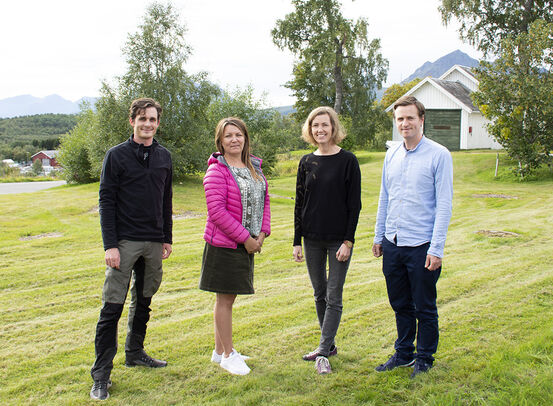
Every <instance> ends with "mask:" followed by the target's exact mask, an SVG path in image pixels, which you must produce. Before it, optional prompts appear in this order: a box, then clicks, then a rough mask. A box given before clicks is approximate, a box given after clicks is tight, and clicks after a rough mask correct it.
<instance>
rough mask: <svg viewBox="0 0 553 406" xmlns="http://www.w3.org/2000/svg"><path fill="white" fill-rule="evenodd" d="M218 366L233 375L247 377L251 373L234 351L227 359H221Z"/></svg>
mask: <svg viewBox="0 0 553 406" xmlns="http://www.w3.org/2000/svg"><path fill="white" fill-rule="evenodd" d="M219 365H221V368H223V369H226V370H227V371H229V372H230V373H231V374H233V375H247V374H249V373H250V371H251V370H250V368H249V367H248V366H247V365H246V363H245V362H244V359H243V358H242V357H241V356H240V354H239V353H237V352H236V351H233V352H231V353H230V355H229V356H228V357H222V359H221V363H220V364H219Z"/></svg>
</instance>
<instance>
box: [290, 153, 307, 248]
mask: <svg viewBox="0 0 553 406" xmlns="http://www.w3.org/2000/svg"><path fill="white" fill-rule="evenodd" d="M303 165H304V158H302V159H301V160H300V163H299V164H298V173H297V175H296V203H295V206H294V243H293V245H294V246H296V245H301V237H302V210H303V202H304V198H305V171H304V167H303Z"/></svg>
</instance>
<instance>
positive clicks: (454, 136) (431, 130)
mask: <svg viewBox="0 0 553 406" xmlns="http://www.w3.org/2000/svg"><path fill="white" fill-rule="evenodd" d="M477 89H478V80H477V79H476V77H475V76H474V75H473V74H472V72H471V70H470V68H467V67H466V66H461V65H454V66H452V67H451V68H450V69H449V70H448V71H447V72H445V73H444V74H443V75H442V76H440V78H439V79H436V78H431V77H427V78H425V79H424V80H422V81H420V82H419V83H418V84H417V85H416V86H414V87H413V88H411V89H410V90H409V91H408V92H407V93H405V95H404V96H406V95H411V96H415V97H416V98H417V99H418V100H420V101H421V103H422V104H424V107H425V108H426V114H425V119H424V130H423V131H424V135H425V136H427V137H428V138H430V139H433V140H434V141H437V142H439V143H440V144H442V145H445V146H446V147H447V148H448V149H449V150H450V151H456V150H460V149H475V148H491V149H500V148H502V147H501V145H500V144H499V143H498V142H497V141H495V140H494V139H493V137H491V136H490V135H489V134H488V131H487V129H486V124H488V123H489V120H488V119H486V118H485V117H484V116H483V115H482V113H481V112H480V110H479V109H478V107H476V106H475V105H474V104H473V103H472V99H471V97H470V95H471V93H472V92H474V91H475V90H477ZM394 103H395V102H394ZM392 108H393V104H392V105H391V106H390V107H388V108H387V109H386V111H391V110H392ZM392 140H393V141H402V137H401V135H400V134H399V133H398V131H397V128H396V127H395V126H394V132H393V137H392Z"/></svg>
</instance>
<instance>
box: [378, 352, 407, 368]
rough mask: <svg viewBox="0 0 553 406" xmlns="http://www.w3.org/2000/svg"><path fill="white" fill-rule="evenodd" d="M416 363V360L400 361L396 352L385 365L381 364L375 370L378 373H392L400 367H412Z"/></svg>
mask: <svg viewBox="0 0 553 406" xmlns="http://www.w3.org/2000/svg"><path fill="white" fill-rule="evenodd" d="M414 363H415V360H414V359H410V360H405V359H400V358H399V357H398V355H397V352H396V353H395V354H394V355H392V356H391V357H390V359H389V360H388V361H386V362H385V363H384V364H380V365H379V366H377V367H376V368H375V370H376V372H384V371H391V370H392V369H395V368H398V367H410V366H412V365H413V364H414Z"/></svg>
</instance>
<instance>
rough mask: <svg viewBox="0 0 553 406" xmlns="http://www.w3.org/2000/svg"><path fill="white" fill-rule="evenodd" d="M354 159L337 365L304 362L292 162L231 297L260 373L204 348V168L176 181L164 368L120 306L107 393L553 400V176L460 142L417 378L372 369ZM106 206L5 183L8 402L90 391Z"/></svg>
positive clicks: (380, 353) (306, 336)
mask: <svg viewBox="0 0 553 406" xmlns="http://www.w3.org/2000/svg"><path fill="white" fill-rule="evenodd" d="M298 158H299V157H298V156H297V155H292V158H291V159H293V160H296V161H297V159H298ZM358 158H359V161H360V163H361V170H362V175H363V180H362V187H363V210H362V212H361V217H360V220H359V226H358V228H357V234H356V237H357V241H356V244H355V248H354V254H353V259H352V263H351V266H350V270H349V273H348V277H347V279H346V285H345V288H344V313H343V318H342V324H341V326H340V329H339V331H338V336H337V345H338V348H339V354H338V356H337V357H332V358H331V364H332V368H333V373H332V374H331V375H327V376H318V375H317V374H316V372H315V369H314V365H313V363H309V362H305V361H302V360H301V355H302V354H304V353H306V352H308V351H311V350H312V349H313V348H315V347H316V346H317V344H318V337H319V334H318V326H317V321H316V315H315V307H314V302H313V297H312V289H311V287H310V283H309V279H308V276H307V271H306V268H305V264H296V263H295V262H293V260H292V247H291V243H292V233H293V204H294V202H293V200H292V199H290V197H292V196H293V195H294V190H295V176H294V172H295V171H294V170H290V169H289V167H292V168H293V167H294V165H295V164H293V163H292V164H291V163H289V162H281V163H280V164H281V165H283V167H284V168H285V169H284V170H283V171H281V172H280V173H282V174H283V175H282V176H281V177H279V178H277V179H272V180H270V192H271V193H272V194H274V195H275V197H273V198H272V199H271V208H272V229H273V234H272V235H271V236H270V237H269V238H268V239H267V240H266V242H265V245H264V247H263V252H262V253H261V254H260V255H258V256H257V257H256V271H255V287H256V294H255V295H252V296H241V297H239V298H238V299H237V302H236V305H235V311H234V339H235V346H236V348H237V349H238V350H239V351H240V352H242V353H244V354H247V355H250V356H251V357H252V359H251V360H250V361H249V362H248V364H249V365H250V367H251V368H252V372H251V373H250V374H249V375H248V376H245V377H239V376H231V375H229V374H227V373H226V372H225V371H224V370H222V369H221V368H220V367H218V366H217V365H215V364H212V363H211V362H210V355H211V351H212V349H213V337H212V335H213V333H212V308H213V303H214V295H213V294H210V293H207V292H202V291H200V290H198V288H197V286H198V280H199V273H200V263H201V254H202V250H203V245H204V243H203V240H202V235H203V227H204V224H205V202H204V198H203V189H202V186H201V179H190V180H188V181H187V182H183V183H182V184H177V185H175V188H174V212H175V214H176V215H181V216H179V217H178V218H176V219H175V221H174V245H173V249H174V251H173V254H172V256H171V257H170V258H169V259H168V260H167V261H166V262H165V264H164V273H165V274H164V280H163V283H162V286H161V289H160V291H159V292H158V293H157V294H156V296H155V297H154V300H153V303H152V318H151V321H150V323H149V328H148V336H147V337H146V349H147V351H148V352H149V353H150V354H151V355H153V356H155V357H158V358H161V359H166V360H167V361H168V362H169V366H168V367H167V368H164V369H160V370H147V369H144V368H125V367H124V365H123V364H124V351H123V343H124V340H125V333H126V331H125V330H126V315H127V313H126V310H125V312H124V314H123V317H122V319H121V323H120V329H119V330H120V333H119V343H120V345H119V353H118V354H117V356H116V358H115V361H114V364H115V366H114V370H113V373H112V380H113V382H114V385H113V387H112V388H111V389H110V393H111V397H110V399H109V400H108V401H107V402H105V403H106V404H110V405H111V404H113V405H131V404H132V405H135V404H136V405H139V404H144V405H158V404H159V405H165V404H169V405H175V404H186V405H188V404H195V405H261V404H272V405H350V404H352V405H354V404H368V405H372V404H374V405H385V404H398V405H399V404H401V405H421V404H422V405H426V404H429V405H449V404H451V405H457V404H468V405H488V404H490V405H550V404H553V214H552V208H553V179H552V178H551V176H549V178H547V179H546V180H541V181H529V182H518V181H516V180H514V179H513V178H512V177H511V176H510V175H509V174H508V172H507V169H503V168H501V169H502V170H501V172H500V176H499V177H498V178H494V176H493V174H494V169H495V153H492V152H481V151H479V152H478V151H477V152H456V153H454V154H453V159H454V171H455V184H454V187H455V197H454V208H453V218H452V221H451V225H450V227H449V234H448V240H447V244H446V251H445V258H444V267H443V270H442V275H441V278H440V280H439V282H438V306H439V313H440V333H441V336H440V345H439V348H438V352H437V354H436V362H435V367H434V368H433V369H432V370H431V371H430V372H429V373H428V374H426V375H423V376H420V377H418V378H417V379H415V380H411V379H409V373H410V370H406V369H401V370H396V371H392V372H388V373H380V374H379V373H377V372H375V371H374V367H375V366H376V365H378V364H380V363H381V362H383V361H385V360H386V359H387V358H388V356H389V355H391V354H392V352H393V343H394V340H395V321H394V316H393V312H392V310H391V309H390V307H389V304H388V300H387V296H386V288H385V284H384V278H383V276H382V272H381V259H375V258H373V257H372V254H371V252H370V247H371V246H372V237H373V229H374V219H375V214H376V205H377V201H378V190H379V186H380V173H381V165H382V159H383V153H368V152H360V153H358ZM289 173H292V174H291V175H289V176H288V175H287V174H289ZM488 195H495V197H491V196H488ZM97 204H98V184H91V185H84V186H62V187H59V188H55V189H50V190H46V191H41V192H37V193H32V194H19V195H1V196H0V212H1V213H2V216H1V218H0V295H1V298H2V299H1V301H0V312H1V318H0V382H1V383H0V404H2V405H5V404H34V405H43V404H73V405H80V404H90V403H92V402H91V400H90V399H89V395H88V392H89V390H90V387H91V383H92V381H91V378H90V375H89V370H90V367H91V365H92V362H93V358H94V343H93V341H94V332H95V325H96V321H97V318H98V314H99V310H100V306H101V287H102V283H103V279H104V266H103V250H102V244H101V236H100V226H99V216H98V211H97ZM484 230H487V231H486V232H484V233H478V231H484ZM490 231H508V232H513V233H516V234H517V236H508V237H495V236H493V235H492V233H490ZM125 309H126V308H125Z"/></svg>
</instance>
